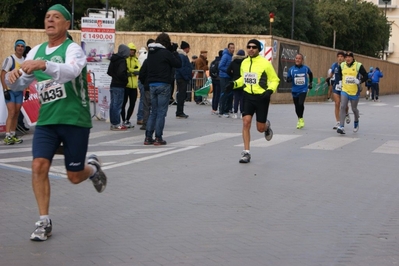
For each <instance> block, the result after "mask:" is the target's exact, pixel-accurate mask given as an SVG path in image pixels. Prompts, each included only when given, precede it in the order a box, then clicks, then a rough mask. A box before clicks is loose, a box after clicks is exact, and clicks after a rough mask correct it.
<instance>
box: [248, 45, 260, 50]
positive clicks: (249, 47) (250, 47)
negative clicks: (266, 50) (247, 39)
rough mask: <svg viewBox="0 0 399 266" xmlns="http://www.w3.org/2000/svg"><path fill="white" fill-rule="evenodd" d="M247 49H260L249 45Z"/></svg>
mask: <svg viewBox="0 0 399 266" xmlns="http://www.w3.org/2000/svg"><path fill="white" fill-rule="evenodd" d="M247 49H258V46H256V45H247Z"/></svg>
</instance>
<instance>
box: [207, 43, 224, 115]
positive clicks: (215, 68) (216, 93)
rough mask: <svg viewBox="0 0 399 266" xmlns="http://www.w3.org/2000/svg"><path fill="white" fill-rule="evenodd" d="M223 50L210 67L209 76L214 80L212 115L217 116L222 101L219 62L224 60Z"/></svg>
mask: <svg viewBox="0 0 399 266" xmlns="http://www.w3.org/2000/svg"><path fill="white" fill-rule="evenodd" d="M222 54H223V50H220V51H219V54H218V56H215V59H214V60H213V61H212V62H211V65H210V67H209V75H210V76H211V78H212V88H213V93H212V112H211V114H213V115H217V114H218V106H219V99H220V91H221V90H220V78H219V62H220V59H221V58H222Z"/></svg>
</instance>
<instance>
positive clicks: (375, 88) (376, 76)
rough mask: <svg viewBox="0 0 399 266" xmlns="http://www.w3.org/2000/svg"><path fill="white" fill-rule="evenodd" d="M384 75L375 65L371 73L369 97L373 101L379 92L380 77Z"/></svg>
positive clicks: (376, 99)
mask: <svg viewBox="0 0 399 266" xmlns="http://www.w3.org/2000/svg"><path fill="white" fill-rule="evenodd" d="M382 77H384V75H383V74H382V72H381V71H380V69H379V67H376V68H375V70H374V72H373V74H372V75H371V77H370V79H371V99H372V100H373V101H374V102H378V101H379V100H378V94H379V93H380V84H379V82H380V78H382Z"/></svg>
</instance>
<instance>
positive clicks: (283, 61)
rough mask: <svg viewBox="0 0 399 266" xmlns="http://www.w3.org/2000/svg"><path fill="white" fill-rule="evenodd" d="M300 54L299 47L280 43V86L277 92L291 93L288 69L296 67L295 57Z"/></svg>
mask: <svg viewBox="0 0 399 266" xmlns="http://www.w3.org/2000/svg"><path fill="white" fill-rule="evenodd" d="M297 53H299V46H298V45H291V44H285V43H280V57H279V63H278V77H279V78H280V85H279V87H278V89H277V92H291V87H292V84H291V83H288V82H287V73H288V69H289V68H290V67H292V66H293V65H295V56H296V54H297Z"/></svg>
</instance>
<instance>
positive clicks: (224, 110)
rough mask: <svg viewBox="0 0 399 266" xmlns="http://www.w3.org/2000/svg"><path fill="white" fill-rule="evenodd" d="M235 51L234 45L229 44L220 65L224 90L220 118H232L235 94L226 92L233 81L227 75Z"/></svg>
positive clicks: (221, 84)
mask: <svg viewBox="0 0 399 266" xmlns="http://www.w3.org/2000/svg"><path fill="white" fill-rule="evenodd" d="M234 51H235V45H234V43H229V44H228V45H227V48H225V49H224V50H223V55H222V59H220V63H219V77H220V88H221V90H222V92H221V94H220V101H219V116H223V117H225V118H228V117H230V116H229V112H230V110H231V107H232V102H233V92H226V90H225V89H226V85H227V84H228V83H229V82H230V81H231V80H232V79H231V78H230V76H229V75H228V74H227V68H228V67H229V65H230V63H231V60H232V59H233V54H234Z"/></svg>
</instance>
